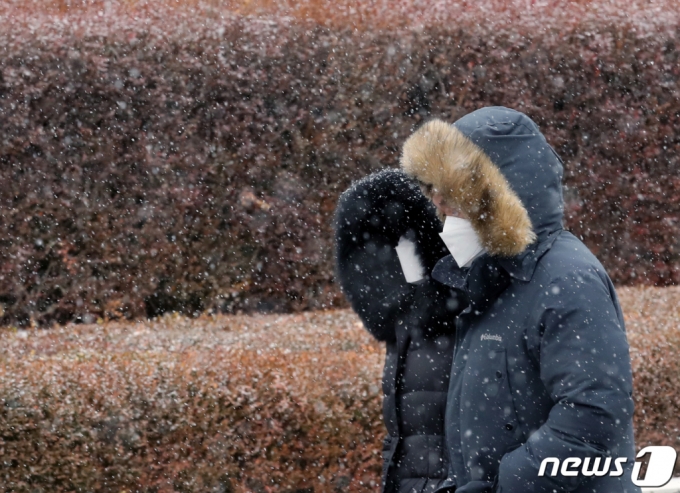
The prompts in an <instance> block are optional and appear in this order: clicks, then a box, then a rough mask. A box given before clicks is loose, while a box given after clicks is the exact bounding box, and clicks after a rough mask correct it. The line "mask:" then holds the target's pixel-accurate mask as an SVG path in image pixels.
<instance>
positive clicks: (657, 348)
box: [0, 287, 680, 493]
mask: <svg viewBox="0 0 680 493" xmlns="http://www.w3.org/2000/svg"><path fill="white" fill-rule="evenodd" d="M620 295H621V301H622V304H623V307H624V313H625V315H626V321H627V327H628V334H629V340H630V343H631V351H632V360H633V368H634V384H635V401H636V411H635V431H636V445H637V448H638V449H641V448H642V447H644V446H646V445H670V446H673V447H675V448H676V449H680V433H678V430H679V428H680V393H679V391H678V386H677V375H678V373H679V372H680V363H679V362H678V359H677V358H676V357H675V356H676V355H677V354H678V351H680V327H679V326H678V323H677V321H678V320H679V319H680V312H679V310H680V308H679V307H680V288H677V287H676V288H644V287H638V288H622V289H620ZM2 337H3V344H2V346H0V460H2V466H3V467H2V468H0V484H1V485H2V487H0V490H2V491H7V492H17V493H19V492H27V493H28V492H32V493H38V492H71V491H93V492H111V493H120V492H121V491H126V492H145V493H146V492H158V493H160V492H196V493H199V492H201V493H204V492H222V493H224V492H232V491H233V492H240V491H244V492H245V491H251V492H257V493H264V492H288V493H291V492H298V493H302V492H307V493H310V492H312V491H314V492H317V493H319V492H340V491H341V492H348V491H349V492H369V491H376V489H377V488H376V485H377V484H378V482H379V473H380V469H381V457H380V453H379V452H380V450H381V447H380V443H381V439H382V437H383V436H384V433H385V429H384V426H383V424H382V419H381V414H380V413H381V391H380V378H381V369H382V364H383V351H384V349H383V347H381V346H380V345H379V344H377V343H375V342H374V341H373V340H372V339H371V338H370V337H369V336H368V335H367V333H366V332H365V331H364V330H363V328H362V327H361V324H360V322H359V321H358V319H357V318H356V317H355V316H354V315H353V314H352V313H351V312H349V311H345V310H333V311H317V312H306V313H303V314H297V315H256V316H243V315H242V316H225V315H219V316H205V315H204V316H202V317H200V318H198V319H187V318H182V317H179V316H176V315H175V316H170V315H166V316H165V317H162V318H159V319H157V320H156V321H153V322H145V323H141V322H140V323H128V324H125V323H120V322H117V323H114V322H111V323H108V324H103V325H79V326H74V325H69V326H66V327H62V328H56V329H54V330H50V331H44V330H27V331H19V332H5V333H4V334H2Z"/></svg>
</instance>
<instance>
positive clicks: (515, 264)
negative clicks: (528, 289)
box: [497, 228, 563, 282]
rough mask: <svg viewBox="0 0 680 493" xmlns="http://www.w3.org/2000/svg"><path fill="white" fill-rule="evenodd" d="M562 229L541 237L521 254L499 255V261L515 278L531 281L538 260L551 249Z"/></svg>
mask: <svg viewBox="0 0 680 493" xmlns="http://www.w3.org/2000/svg"><path fill="white" fill-rule="evenodd" d="M562 231H563V230H562V228H560V229H556V230H554V231H552V232H550V233H548V234H547V235H546V236H545V239H543V240H542V241H541V240H540V239H539V241H536V242H534V243H533V244H532V245H530V246H529V247H528V248H527V249H526V250H525V251H524V252H523V253H521V254H520V255H517V256H515V257H498V258H497V262H498V264H499V265H500V266H501V267H503V269H505V271H506V272H507V273H508V274H510V277H512V278H513V279H517V280H520V281H523V282H529V281H531V278H532V277H533V275H534V271H535V270H536V265H538V261H539V260H540V258H541V257H542V256H543V255H544V254H545V253H546V252H547V251H548V250H550V248H551V247H552V246H553V243H555V240H556V239H557V237H558V236H559V235H560V233H561V232H562ZM539 238H540V236H539Z"/></svg>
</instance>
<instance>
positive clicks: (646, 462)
mask: <svg viewBox="0 0 680 493" xmlns="http://www.w3.org/2000/svg"><path fill="white" fill-rule="evenodd" d="M677 455H678V454H677V452H676V451H675V449H674V448H673V447H663V446H649V447H645V448H643V449H642V450H640V452H638V454H637V457H636V458H635V465H634V466H633V473H632V474H631V479H632V480H633V484H635V486H642V487H645V488H658V487H660V486H663V485H665V484H666V483H668V482H669V481H670V480H671V477H673V468H674V467H675V460H676V459H677ZM626 462H628V459H627V458H626V457H618V458H616V459H614V460H613V463H614V470H611V465H612V458H611V457H605V458H604V459H603V458H600V457H596V458H594V459H592V458H591V457H586V458H585V459H581V458H579V457H568V458H566V459H564V460H563V461H562V463H561V464H560V460H559V459H558V458H557V457H547V458H545V459H543V461H542V462H541V467H540V468H539V470H538V475H539V476H545V473H546V472H547V470H548V466H552V468H551V470H550V476H557V472H558V471H559V472H560V474H561V475H562V476H579V475H583V476H586V477H590V476H605V475H607V476H621V475H623V465H624V464H625V463H626ZM643 466H646V469H645V470H644V471H643V470H642V467H643Z"/></svg>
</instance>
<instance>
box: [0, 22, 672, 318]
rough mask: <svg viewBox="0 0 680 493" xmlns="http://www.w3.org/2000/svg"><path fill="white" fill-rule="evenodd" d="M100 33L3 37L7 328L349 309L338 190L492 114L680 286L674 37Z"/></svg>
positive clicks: (586, 31)
mask: <svg viewBox="0 0 680 493" xmlns="http://www.w3.org/2000/svg"><path fill="white" fill-rule="evenodd" d="M5 22H6V21H5ZM101 22H103V21H100V24H96V25H97V26H99V27H98V28H97V29H95V28H87V26H85V27H83V25H82V24H77V23H72V24H69V23H68V22H57V21H50V22H47V21H45V22H44V23H42V24H38V25H37V27H36V26H32V27H31V26H29V27H30V29H29V27H26V26H23V27H21V28H17V29H14V30H9V29H7V30H3V33H2V34H0V179H1V180H2V183H3V187H2V188H0V308H1V309H2V317H1V318H0V323H2V324H18V325H29V324H32V323H37V324H39V325H45V324H51V323H53V322H59V323H63V322H67V321H70V320H76V321H84V322H91V321H94V320H96V319H98V318H119V317H127V318H132V317H138V316H144V315H148V316H154V315H157V314H161V313H163V312H165V311H180V312H183V313H186V314H193V313H196V312H200V311H203V310H206V309H214V310H220V311H224V312H235V311H237V310H245V311H254V310H258V311H296V310H302V309H312V308H324V307H331V306H344V303H345V302H344V300H343V298H342V295H341V294H340V292H339V290H338V287H337V286H336V285H335V284H334V282H333V252H332V241H331V239H332V234H331V233H332V214H333V211H334V207H335V202H336V199H337V197H338V195H339V194H340V193H341V192H342V191H343V190H344V189H346V188H347V187H348V185H349V184H350V182H351V181H352V180H353V179H357V178H359V177H361V176H363V175H365V174H367V173H369V172H372V171H375V170H377V169H379V168H382V167H384V166H395V165H396V164H397V162H398V157H399V152H400V147H401V144H402V143H403V141H404V139H405V138H406V137H407V136H408V135H409V134H410V133H411V132H412V131H413V129H414V128H415V127H416V126H417V125H418V124H419V123H421V122H422V121H423V120H424V119H426V118H428V117H430V116H438V117H442V118H445V119H448V120H454V119H456V118H458V117H460V116H462V115H464V114H465V113H467V112H469V111H472V110H474V109H476V108H479V107H481V106H485V105H506V106H510V107H513V108H517V109H519V110H522V111H524V112H526V113H527V114H529V115H530V116H531V117H532V118H534V119H535V120H536V122H537V123H538V124H539V126H540V127H541V128H542V129H543V130H544V132H545V134H546V136H547V138H548V140H549V141H550V142H551V143H552V144H553V146H554V147H555V148H556V150H557V151H558V153H559V154H560V155H561V156H562V157H563V158H564V160H565V162H566V170H567V171H566V184H567V189H566V200H567V226H568V227H569V228H570V229H571V230H572V231H573V232H574V233H575V234H577V235H578V236H580V237H582V238H583V239H584V240H585V242H586V243H587V245H588V246H589V247H590V248H591V249H592V250H593V251H594V252H595V254H596V255H597V256H598V257H599V258H600V259H601V260H602V262H603V263H604V265H605V266H606V268H607V269H608V270H609V272H610V274H611V276H612V277H613V279H614V280H615V282H617V283H619V284H631V283H645V284H659V285H669V284H675V283H677V282H678V281H679V280H680V193H678V190H680V174H679V173H678V170H679V169H680V162H679V159H680V158H679V157H678V155H679V153H678V151H679V150H680V137H679V135H680V98H679V95H680V87H679V85H678V75H679V73H680V63H678V62H679V58H680V45H678V42H679V41H680V39H679V38H680V30H678V29H661V28H659V29H658V31H655V32H652V33H649V32H644V31H641V30H636V29H635V28H633V27H631V26H626V25H623V24H607V23H603V24H601V25H599V26H597V29H596V30H593V28H592V26H591V25H590V24H575V25H573V26H571V27H569V28H568V29H563V30H556V29H553V28H548V29H545V30H536V31H532V32H531V34H527V33H526V32H524V31H523V30H522V28H521V27H518V26H515V25H513V24H507V25H506V26H505V27H498V26H496V27H494V29H493V31H492V30H491V29H489V28H485V27H483V26H479V25H477V26H475V25H472V24H469V25H462V24H461V25H460V26H453V25H449V26H448V27H437V26H433V27H431V28H428V29H421V30H418V29H407V28H395V29H392V30H383V31H370V30H366V31H358V30H351V29H341V28H338V27H336V28H328V27H320V26H318V25H314V24H308V23H296V22H292V21H284V20H280V21H278V22H270V21H264V20H257V19H249V18H238V17H225V18H224V19H222V20H219V19H217V20H215V19H212V20H210V22H207V21H206V23H205V24H203V21H202V20H201V19H197V20H194V21H192V22H193V24H191V23H189V24H186V25H185V24H182V26H184V27H183V28H180V27H177V28H176V29H175V27H176V26H174V25H173V22H174V21H173V19H172V18H163V19H162V20H159V19H156V20H155V21H154V22H151V23H149V22H146V23H145V22H142V21H138V22H136V23H132V24H130V25H120V23H119V24H113V25H112V27H107V28H103V27H102V26H101ZM178 25H179V24H178ZM187 25H188V26H189V27H192V26H193V28H192V29H189V28H187V27H186V26H187ZM201 26H203V27H201ZM165 33H168V34H165Z"/></svg>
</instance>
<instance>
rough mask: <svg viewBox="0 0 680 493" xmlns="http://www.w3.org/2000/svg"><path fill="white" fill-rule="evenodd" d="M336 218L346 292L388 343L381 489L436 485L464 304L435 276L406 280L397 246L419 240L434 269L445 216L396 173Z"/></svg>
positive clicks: (375, 178)
mask: <svg viewBox="0 0 680 493" xmlns="http://www.w3.org/2000/svg"><path fill="white" fill-rule="evenodd" d="M335 219H336V224H335V226H336V238H335V239H336V260H337V273H338V278H339V280H340V284H341V286H342V289H343V291H344V293H345V294H346V296H347V298H348V299H349V301H350V303H351V305H352V308H353V309H354V310H355V311H356V312H357V314H358V315H359V316H360V317H361V319H362V321H363V322H364V325H365V327H366V329H367V330H368V331H369V332H370V333H371V334H373V336H374V337H376V338H377V339H378V340H380V341H385V342H386V351H387V354H386V359H385V369H384V373H383V391H384V401H383V416H384V419H385V425H386V427H387V431H388V437H387V439H386V440H385V446H384V449H383V457H384V460H385V463H384V467H383V491H386V492H411V491H414V489H415V491H417V492H421V491H434V489H436V487H437V486H438V485H439V484H441V483H442V481H443V480H444V479H445V478H446V473H447V468H448V464H447V463H446V456H445V453H444V412H445V405H446V392H447V388H448V382H449V373H450V369H451V361H452V355H453V349H454V348H453V340H454V328H453V325H454V323H453V321H454V318H455V315H456V314H457V313H458V312H459V311H460V310H461V309H462V308H463V305H464V302H463V300H462V299H459V298H458V295H457V294H456V293H457V292H456V291H454V290H451V289H450V288H448V287H445V286H444V285H443V284H440V283H438V282H437V281H434V280H431V279H430V278H429V275H428V276H427V277H426V278H425V279H424V280H422V281H419V282H418V283H414V284H409V283H407V282H406V280H405V277H404V274H403V272H402V269H401V265H400V263H399V258H398V256H397V253H396V251H395V246H396V245H397V243H398V242H399V239H400V237H402V236H403V235H406V236H407V238H409V239H412V241H414V242H415V244H416V252H417V254H418V255H419V257H420V259H421V261H422V264H423V266H424V268H425V272H426V273H428V274H429V272H430V271H431V270H432V268H433V267H434V265H435V264H436V263H437V261H438V260H439V259H440V258H442V257H443V256H445V255H446V254H447V250H446V247H445V246H444V243H443V242H442V240H441V238H440V237H439V235H438V233H439V232H440V231H441V222H440V221H439V220H438V219H437V216H436V214H435V210H434V208H433V206H432V205H431V203H430V202H429V201H428V200H427V199H426V198H425V197H424V196H423V195H422V193H421V192H420V189H419V188H418V187H417V186H416V185H415V184H414V183H413V182H412V181H411V180H410V179H409V178H407V177H406V176H405V175H404V173H403V172H401V171H399V170H384V171H381V172H379V173H376V174H373V175H371V176H369V177H366V178H364V179H363V180H361V181H359V182H357V183H355V184H354V185H353V186H352V187H351V188H350V189H349V190H347V191H346V192H345V193H344V194H343V195H342V196H341V197H340V200H339V202H338V207H337V211H336V218H335Z"/></svg>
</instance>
